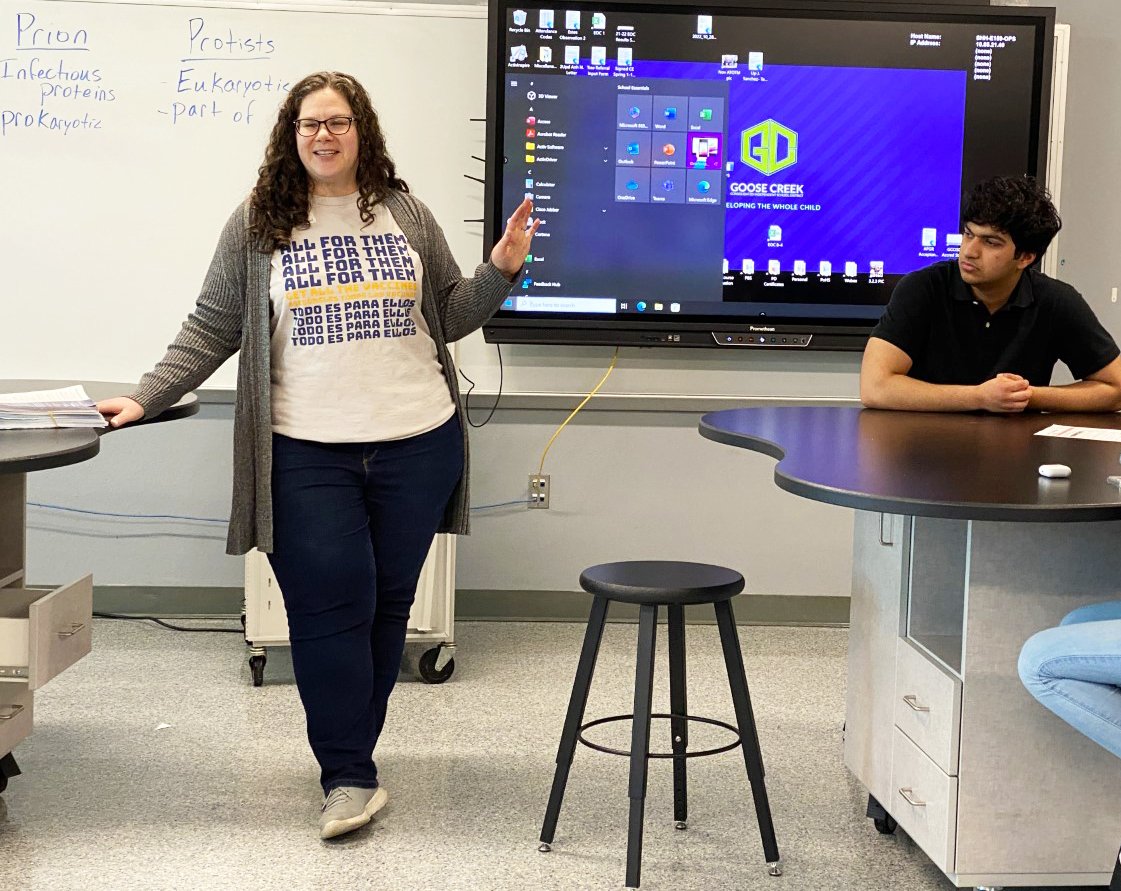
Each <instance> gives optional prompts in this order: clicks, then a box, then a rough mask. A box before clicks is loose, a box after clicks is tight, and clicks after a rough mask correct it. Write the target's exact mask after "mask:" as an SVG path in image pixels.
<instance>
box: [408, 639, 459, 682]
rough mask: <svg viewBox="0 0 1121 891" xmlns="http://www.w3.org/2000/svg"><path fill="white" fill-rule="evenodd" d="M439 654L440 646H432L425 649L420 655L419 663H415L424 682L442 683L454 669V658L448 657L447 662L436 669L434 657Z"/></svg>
mask: <svg viewBox="0 0 1121 891" xmlns="http://www.w3.org/2000/svg"><path fill="white" fill-rule="evenodd" d="M439 655H440V648H439V647H433V648H432V649H431V650H426V651H425V653H424V655H423V656H421V657H420V663H419V665H417V670H418V671H419V672H420V679H421V680H422V681H424V682H425V683H426V684H442V683H444V681H446V680H447V679H448V678H450V677H451V676H452V672H454V671H455V660H454V659H449V660H448V664H447V665H445V666H444V667H443V668H441V669H440V670H439V671H437V670H436V658H437V657H438V656H439Z"/></svg>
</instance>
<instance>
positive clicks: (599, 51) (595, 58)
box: [591, 46, 607, 65]
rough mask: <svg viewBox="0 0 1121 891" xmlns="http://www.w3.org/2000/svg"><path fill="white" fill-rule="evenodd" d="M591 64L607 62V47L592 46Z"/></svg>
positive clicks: (604, 63)
mask: <svg viewBox="0 0 1121 891" xmlns="http://www.w3.org/2000/svg"><path fill="white" fill-rule="evenodd" d="M591 58H592V64H593V65H606V64H607V47H605V46H593V47H592V57H591Z"/></svg>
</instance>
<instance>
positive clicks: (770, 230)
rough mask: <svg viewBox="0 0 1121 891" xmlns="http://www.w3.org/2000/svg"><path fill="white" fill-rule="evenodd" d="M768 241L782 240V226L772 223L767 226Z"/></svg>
mask: <svg viewBox="0 0 1121 891" xmlns="http://www.w3.org/2000/svg"><path fill="white" fill-rule="evenodd" d="M767 241H782V226H778V225H775V224H774V223H772V224H771V225H769V226H768V227H767Z"/></svg>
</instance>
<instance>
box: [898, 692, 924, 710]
mask: <svg viewBox="0 0 1121 891" xmlns="http://www.w3.org/2000/svg"><path fill="white" fill-rule="evenodd" d="M903 701H904V702H905V703H907V705H909V706H911V710H912V711H916V712H928V711H930V706H929V705H919V697H917V696H916V695H915V694H914V693H908V694H907V695H906V696H904V697H903Z"/></svg>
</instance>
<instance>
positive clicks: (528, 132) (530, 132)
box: [525, 127, 537, 139]
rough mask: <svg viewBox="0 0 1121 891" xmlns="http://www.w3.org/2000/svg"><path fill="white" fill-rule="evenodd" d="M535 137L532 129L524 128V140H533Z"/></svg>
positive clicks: (535, 134) (534, 131)
mask: <svg viewBox="0 0 1121 891" xmlns="http://www.w3.org/2000/svg"><path fill="white" fill-rule="evenodd" d="M536 136H537V131H536V130H534V129H533V128H532V127H526V128H525V138H526V139H533V138H534V137H536Z"/></svg>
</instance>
